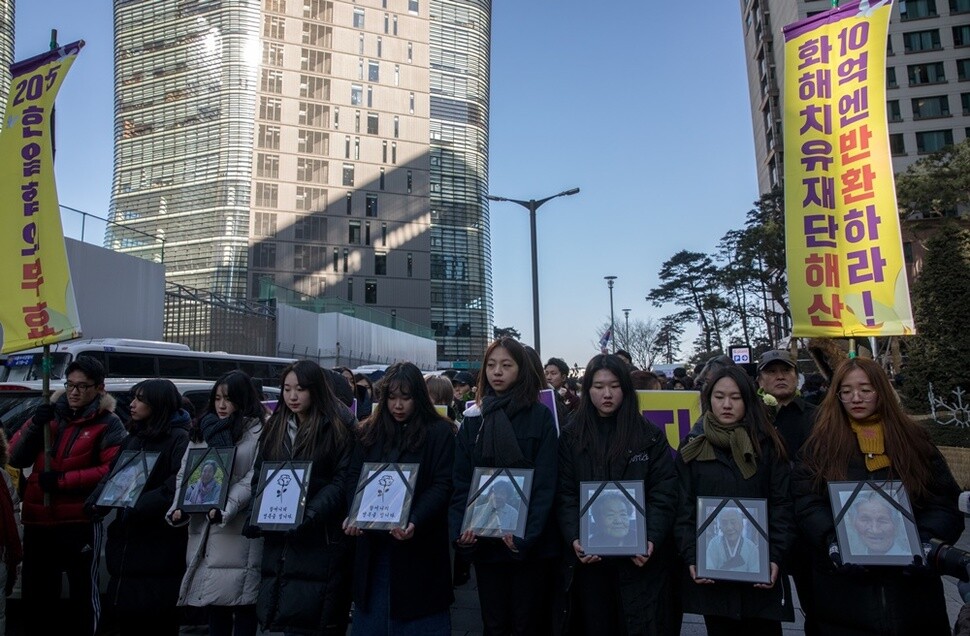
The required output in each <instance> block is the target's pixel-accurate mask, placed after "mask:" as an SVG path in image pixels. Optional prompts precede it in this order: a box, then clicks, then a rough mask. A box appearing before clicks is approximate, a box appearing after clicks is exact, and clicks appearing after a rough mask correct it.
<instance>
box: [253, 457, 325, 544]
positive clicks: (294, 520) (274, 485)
mask: <svg viewBox="0 0 970 636" xmlns="http://www.w3.org/2000/svg"><path fill="white" fill-rule="evenodd" d="M312 468H313V462H307V461H285V462H264V463H263V465H262V467H261V468H260V471H259V475H260V478H259V487H258V488H257V489H256V494H255V495H254V496H253V511H252V515H251V516H250V520H249V523H250V524H252V525H254V526H259V528H261V529H262V530H268V531H285V530H290V529H292V528H295V527H297V526H299V525H300V524H301V523H303V515H304V513H305V512H306V499H307V488H308V486H309V484H310V471H311V469H312Z"/></svg>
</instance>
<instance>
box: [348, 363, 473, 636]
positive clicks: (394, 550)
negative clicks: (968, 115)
mask: <svg viewBox="0 0 970 636" xmlns="http://www.w3.org/2000/svg"><path fill="white" fill-rule="evenodd" d="M381 382H382V384H381V386H382V390H381V400H380V402H378V404H377V406H376V407H375V408H374V412H373V414H372V415H371V417H370V418H368V419H367V420H366V421H364V422H363V423H362V424H361V427H360V430H359V434H358V436H357V437H358V442H359V443H358V445H357V450H356V451H355V452H354V456H353V459H352V461H351V472H350V475H351V478H350V482H349V483H351V484H356V483H357V482H358V480H359V478H360V475H361V471H362V470H363V465H364V462H381V463H385V462H391V463H402V464H418V476H417V483H416V485H415V488H414V496H413V499H412V502H411V512H410V516H409V518H408V523H407V525H406V526H405V527H404V529H398V528H395V529H393V530H391V531H385V530H361V529H360V528H357V527H355V526H352V525H351V520H350V519H347V520H346V521H344V531H345V532H346V533H347V534H348V535H350V536H355V537H357V546H356V561H355V564H354V608H355V611H354V622H353V625H352V633H353V634H354V635H355V636H381V635H385V636H391V635H394V636H403V635H405V634H415V635H420V636H449V635H450V634H451V614H450V612H449V609H448V608H449V606H450V605H451V602H452V601H453V600H454V594H453V592H452V588H451V557H450V554H449V550H448V505H449V504H450V502H451V470H452V466H453V464H454V461H455V435H454V429H453V428H452V425H451V424H450V423H449V422H448V421H446V420H445V419H444V418H442V417H441V416H440V415H438V412H437V411H436V410H435V408H434V404H432V402H431V398H430V397H429V395H428V388H427V386H426V384H425V381H424V378H423V376H422V375H421V370H420V369H418V367H416V366H414V365H413V364H411V363H410V362H403V363H398V364H394V365H392V366H391V367H389V368H388V369H387V373H386V374H385V375H384V377H383V379H382V380H381ZM352 492H353V491H351V493H352ZM352 499H353V496H351V500H352Z"/></svg>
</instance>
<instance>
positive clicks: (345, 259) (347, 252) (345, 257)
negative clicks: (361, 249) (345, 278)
mask: <svg viewBox="0 0 970 636" xmlns="http://www.w3.org/2000/svg"><path fill="white" fill-rule="evenodd" d="M349 260H350V250H348V249H347V248H346V247H345V248H344V274H346V273H347V262H348V261H349Z"/></svg>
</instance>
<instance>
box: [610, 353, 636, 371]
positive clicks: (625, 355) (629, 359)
mask: <svg viewBox="0 0 970 636" xmlns="http://www.w3.org/2000/svg"><path fill="white" fill-rule="evenodd" d="M613 355H615V356H617V357H619V358H620V359H621V360H623V362H624V363H625V364H626V366H627V369H628V370H630V371H636V370H637V368H636V366H634V364H633V356H631V355H630V352H629V351H627V350H626V349H617V350H616V351H614V352H613Z"/></svg>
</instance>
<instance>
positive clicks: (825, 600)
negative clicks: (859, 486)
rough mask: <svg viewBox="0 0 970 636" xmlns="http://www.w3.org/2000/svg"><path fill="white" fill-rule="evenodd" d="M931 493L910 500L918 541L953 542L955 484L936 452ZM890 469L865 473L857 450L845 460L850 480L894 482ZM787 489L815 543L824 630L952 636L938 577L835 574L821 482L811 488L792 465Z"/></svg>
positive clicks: (877, 570) (918, 571)
mask: <svg viewBox="0 0 970 636" xmlns="http://www.w3.org/2000/svg"><path fill="white" fill-rule="evenodd" d="M932 466H933V478H932V482H931V483H930V484H929V492H928V494H927V496H925V497H924V498H923V499H922V500H921V501H913V502H912V505H913V515H914V517H915V518H916V527H917V529H918V530H919V535H920V540H921V541H923V542H927V541H929V540H930V539H931V538H935V539H940V540H942V541H944V542H945V543H954V542H955V541H956V540H957V539H959V538H960V535H961V533H962V532H963V528H964V521H963V515H962V514H961V513H960V511H959V510H958V509H957V497H958V496H959V494H960V488H959V486H957V484H956V481H955V480H954V479H953V475H952V474H951V473H950V469H949V467H947V465H946V461H945V460H944V459H943V456H942V455H941V454H940V452H939V451H938V450H936V449H934V451H933V458H932ZM892 478H893V477H892V475H891V474H890V470H889V469H888V468H885V469H881V470H878V471H876V472H869V471H868V470H867V469H866V465H865V460H864V458H863V456H862V454H861V453H859V454H858V456H857V457H855V458H854V459H853V461H852V462H851V463H850V464H849V467H848V471H847V475H846V480H847V481H863V480H874V481H877V482H879V481H885V480H888V479H892ZM792 494H793V496H794V497H795V511H796V515H797V518H798V525H799V527H800V528H801V530H802V533H803V534H804V535H805V536H806V537H807V539H808V540H809V542H810V544H811V546H812V560H813V564H814V566H815V567H814V572H813V579H814V583H815V585H814V589H815V599H816V615H817V620H818V624H819V628H820V630H821V631H820V633H822V634H840V635H841V634H888V635H899V636H903V635H905V634H941V635H942V634H949V633H950V625H949V619H948V617H947V611H946V601H945V598H944V596H943V584H942V582H941V581H940V577H939V575H938V574H935V573H933V572H931V571H929V570H924V569H922V568H901V567H872V568H868V569H866V570H860V571H858V572H853V573H843V572H837V571H835V569H834V567H833V566H832V562H831V560H830V559H829V556H828V547H829V545H831V544H832V543H833V542H834V541H835V521H834V515H833V514H832V507H831V504H830V503H829V496H828V487H827V485H826V484H825V483H823V484H821V486H820V487H818V488H815V487H814V484H813V475H812V473H811V472H810V471H809V470H808V468H807V467H806V466H805V464H803V463H797V464H796V465H795V471H794V474H793V477H792Z"/></svg>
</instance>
